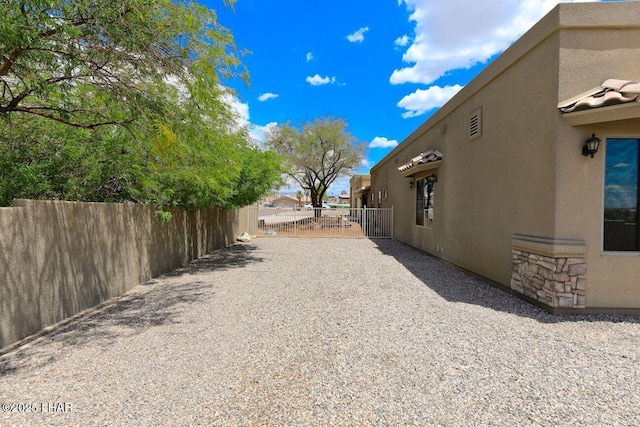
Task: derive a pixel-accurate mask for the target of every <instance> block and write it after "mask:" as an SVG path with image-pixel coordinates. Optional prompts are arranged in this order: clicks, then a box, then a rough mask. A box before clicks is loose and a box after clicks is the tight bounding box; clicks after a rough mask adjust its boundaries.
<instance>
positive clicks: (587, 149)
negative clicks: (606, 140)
mask: <svg viewBox="0 0 640 427" xmlns="http://www.w3.org/2000/svg"><path fill="white" fill-rule="evenodd" d="M599 146H600V138H597V137H596V134H595V133H592V134H591V138H589V139H587V140H586V141H585V142H584V145H583V146H582V155H583V156H591V158H592V159H593V156H594V154H596V153H597V152H598V147H599Z"/></svg>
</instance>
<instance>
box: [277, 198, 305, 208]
mask: <svg viewBox="0 0 640 427" xmlns="http://www.w3.org/2000/svg"><path fill="white" fill-rule="evenodd" d="M271 204H272V205H273V206H274V207H276V208H295V207H298V206H300V203H299V202H298V199H294V198H293V197H286V196H283V197H278V198H277V199H274V201H273V202H271Z"/></svg>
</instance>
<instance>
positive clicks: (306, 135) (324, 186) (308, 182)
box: [266, 118, 364, 207]
mask: <svg viewBox="0 0 640 427" xmlns="http://www.w3.org/2000/svg"><path fill="white" fill-rule="evenodd" d="M266 145H267V146H268V147H269V148H271V149H272V150H274V151H275V152H277V153H279V154H281V155H282V156H283V157H284V159H285V168H286V169H287V171H288V172H287V174H288V175H289V176H290V177H291V178H293V179H294V180H295V181H296V182H297V183H298V184H300V186H301V187H302V188H303V189H305V190H308V191H309V194H310V195H311V203H312V204H313V206H315V207H321V206H322V200H323V197H324V196H325V194H326V192H327V190H328V189H329V187H330V186H331V184H333V183H334V182H335V180H336V179H338V178H339V177H342V176H347V175H349V174H350V173H352V172H353V170H354V169H355V168H357V167H358V166H359V165H360V162H361V161H362V158H363V155H364V144H363V143H361V142H359V141H357V140H356V138H355V137H354V136H353V135H351V134H350V133H348V132H347V124H346V122H345V121H344V120H342V119H334V118H325V119H316V120H315V121H313V122H311V123H307V124H305V125H304V126H302V128H301V129H296V128H295V127H293V126H291V125H289V124H286V125H281V126H277V127H275V128H273V129H272V130H271V131H270V133H269V134H268V136H267V141H266Z"/></svg>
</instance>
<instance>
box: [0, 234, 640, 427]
mask: <svg viewBox="0 0 640 427" xmlns="http://www.w3.org/2000/svg"><path fill="white" fill-rule="evenodd" d="M294 240H295V241H294ZM292 247H295V251H292V250H291V248H292ZM639 339H640V324H639V323H638V318H637V317H623V316H619V317H616V316H581V317H554V316H551V315H549V314H547V313H546V312H543V311H541V310H539V309H538V308H536V307H534V306H531V305H529V304H527V303H525V302H523V301H521V300H519V299H516V298H515V297H513V296H511V295H509V294H506V293H504V292H502V291H500V290H497V289H494V288H491V287H489V286H487V285H485V284H484V283H482V282H479V281H477V280H476V279H473V278H471V277H469V276H466V275H465V274H463V273H461V272H460V271H457V270H455V269H453V268H451V267H450V266H448V265H445V264H442V263H441V262H439V261H438V260H436V259H433V258H431V257H428V256H426V255H425V254H423V253H421V252H419V251H416V250H413V249H411V248H409V247H407V246H405V245H403V244H401V243H398V242H396V241H393V240H369V239H304V238H298V239H291V238H277V239H268V238H262V239H255V240H253V241H251V242H249V243H247V244H240V245H235V246H233V247H231V248H228V249H225V250H221V251H218V252H216V253H214V254H212V255H211V256H209V257H205V258H203V259H201V260H199V261H197V262H195V263H193V264H190V265H188V266H187V267H185V268H184V269H181V270H178V271H176V272H174V273H172V274H170V275H167V276H164V277H161V278H159V279H157V280H154V281H151V282H149V283H146V284H144V285H141V286H138V287H136V288H135V289H134V290H133V291H132V292H131V293H129V294H128V295H126V297H125V298H124V299H123V300H121V301H120V302H118V303H116V304H114V305H112V306H110V308H108V309H106V310H104V311H102V312H99V313H97V314H95V315H93V316H91V317H88V318H84V319H81V320H79V321H75V322H73V323H71V324H70V325H69V326H68V327H67V328H66V329H63V330H60V331H59V332H58V333H57V334H56V335H53V336H48V337H46V338H45V339H44V340H42V341H40V342H37V343H32V344H31V345H30V346H28V347H26V348H23V349H22V350H20V351H18V352H16V353H12V354H8V355H7V356H5V357H3V358H0V403H1V404H2V410H3V411H2V412H1V413H0V425H3V426H15V425H25V426H41V425H47V426H58V425H60V426H105V425H121V426H128V425H141V426H173V425H179V426H191V425H206V426H338V425H340V426H341V425H349V426H386V425H394V426H396V425H397V426H406V425H416V426H428V425H446V426H470V425H473V426H488V425H496V426H498V425H500V426H503V425H505V426H618V425H619V426H632V425H634V426H637V425H640V411H638V408H640V393H638V390H640V346H638V340H639Z"/></svg>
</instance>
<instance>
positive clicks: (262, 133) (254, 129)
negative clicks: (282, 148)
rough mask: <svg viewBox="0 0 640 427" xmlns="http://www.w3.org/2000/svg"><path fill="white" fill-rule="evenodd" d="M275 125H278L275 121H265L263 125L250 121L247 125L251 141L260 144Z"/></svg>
mask: <svg viewBox="0 0 640 427" xmlns="http://www.w3.org/2000/svg"><path fill="white" fill-rule="evenodd" d="M276 126H278V123H277V122H271V123H267V124H266V125H264V126H260V125H256V124H253V123H251V124H249V126H248V129H249V137H250V138H251V139H252V140H253V142H255V143H257V144H258V145H260V146H262V145H263V143H264V141H265V140H266V139H267V134H268V133H269V131H270V130H271V129H273V128H274V127H276Z"/></svg>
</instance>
